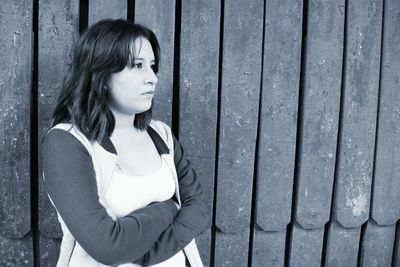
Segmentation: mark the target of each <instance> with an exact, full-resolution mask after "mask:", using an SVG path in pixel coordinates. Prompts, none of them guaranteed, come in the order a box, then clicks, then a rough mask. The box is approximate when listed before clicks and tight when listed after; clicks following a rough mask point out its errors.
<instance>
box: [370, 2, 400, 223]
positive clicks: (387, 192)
mask: <svg viewBox="0 0 400 267" xmlns="http://www.w3.org/2000/svg"><path fill="white" fill-rule="evenodd" d="M384 14H385V18H384V29H383V44H382V63H381V84H380V97H379V98H380V99H379V101H380V105H379V114H378V116H379V117H378V122H379V123H378V125H379V127H378V131H377V139H378V140H377V143H376V159H375V173H374V188H373V194H372V205H371V209H372V210H371V213H372V218H374V219H375V221H376V222H377V223H378V224H380V225H391V224H394V223H396V221H397V220H398V219H400V160H399V159H400V109H399V106H400V83H399V79H400V27H399V24H400V22H399V17H400V1H396V0H391V1H386V2H385V10H384Z"/></svg>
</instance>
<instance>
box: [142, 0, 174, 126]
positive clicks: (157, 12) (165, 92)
mask: <svg viewBox="0 0 400 267" xmlns="http://www.w3.org/2000/svg"><path fill="white" fill-rule="evenodd" d="M135 23H139V24H142V25H143V26H146V27H148V28H150V29H151V30H152V31H154V33H155V34H156V36H157V39H158V42H159V43H160V47H161V49H160V50H161V62H160V67H159V71H158V75H157V76H158V83H157V86H156V91H155V95H154V102H153V108H152V109H153V117H154V118H155V119H158V120H161V121H163V122H165V123H167V124H168V125H171V122H172V96H173V78H174V73H173V67H174V55H175V52H174V44H175V40H174V33H175V1H172V0H170V1H158V0H136V1H135ZM179 30H180V29H178V31H179Z"/></svg>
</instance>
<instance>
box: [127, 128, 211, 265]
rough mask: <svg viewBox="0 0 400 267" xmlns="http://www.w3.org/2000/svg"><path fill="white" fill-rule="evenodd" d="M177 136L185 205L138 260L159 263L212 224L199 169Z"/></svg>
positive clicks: (175, 159)
mask: <svg viewBox="0 0 400 267" xmlns="http://www.w3.org/2000/svg"><path fill="white" fill-rule="evenodd" d="M173 140H174V148H175V149H174V161H175V167H176V170H177V174H178V180H179V190H180V196H181V202H182V206H181V208H180V210H179V212H178V214H177V215H176V216H175V218H174V220H173V222H172V224H171V225H169V226H168V227H167V229H166V230H165V231H164V232H163V233H162V234H161V235H160V237H159V239H158V240H157V241H156V242H155V244H154V245H153V246H152V247H151V249H150V250H149V251H148V252H147V253H146V254H145V255H144V256H143V257H141V258H140V259H138V260H136V261H135V262H134V263H137V264H140V265H143V266H148V265H152V264H157V263H159V262H162V261H164V260H166V259H168V258H170V257H172V256H173V255H175V254H176V253H177V252H178V251H180V250H182V249H183V248H184V247H185V246H186V245H187V244H189V243H190V241H192V239H193V238H194V237H196V236H197V235H199V234H200V233H201V232H202V231H204V230H205V229H207V228H208V227H209V222H210V218H209V216H210V215H209V212H208V209H207V206H206V205H205V202H204V192H203V189H202V187H201V185H200V183H199V181H198V179H197V175H196V172H195V171H194V170H193V168H192V165H191V163H190V161H189V160H188V159H187V158H186V155H185V152H184V150H183V148H182V146H181V145H180V143H179V141H178V140H177V139H176V137H175V136H173Z"/></svg>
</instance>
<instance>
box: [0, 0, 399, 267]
mask: <svg viewBox="0 0 400 267" xmlns="http://www.w3.org/2000/svg"><path fill="white" fill-rule="evenodd" d="M105 17H113V18H117V17H122V18H128V19H134V21H135V22H138V23H142V24H144V25H146V26H149V27H150V28H151V29H153V30H154V31H155V32H156V34H157V36H158V37H159V40H160V43H161V48H162V63H161V71H160V74H159V83H158V91H157V94H156V101H155V103H156V104H155V105H156V107H155V117H156V118H158V119H161V120H163V121H165V122H167V123H169V124H170V125H172V128H173V130H174V132H175V133H176V134H177V135H178V136H179V139H180V140H181V141H182V143H183V146H184V148H185V149H186V151H187V153H188V156H189V158H190V159H191V161H192V163H193V165H194V166H195V168H196V170H197V173H198V176H199V179H200V181H201V183H202V185H203V187H204V189H205V191H206V193H207V204H208V206H209V210H210V222H211V223H212V228H211V229H209V230H208V231H206V232H204V233H203V234H202V235H201V236H200V237H199V238H198V239H197V243H198V245H199V247H200V250H201V254H202V257H203V258H204V261H205V263H207V265H211V266H284V265H286V266H288V265H290V266H320V265H324V266H357V264H358V265H359V266H400V257H399V254H400V250H399V239H400V234H399V228H400V226H399V225H400V223H399V219H400V84H399V78H400V45H399V44H400V19H399V18H400V1H398V0H385V1H383V0H346V1H345V0H336V1H322V0H304V1H301V0H268V1H266V0H247V1H239V0H226V1H224V0H222V1H211V0H210V1H206V0H201V1H200V0H196V1H195V0H192V1H190V0H186V1H182V0H176V1H173V0H169V1H161V0H159V1H155V0H151V1H149V0H136V1H133V0H128V1H127V0H114V1H107V0H90V1H83V0H81V1H78V0H58V1H50V0H34V1H33V2H32V1H27V0H26V1H15V0H2V1H1V3H0V20H1V25H0V27H1V35H0V41H1V46H2V48H1V51H0V61H1V62H2V68H1V70H0V168H1V173H0V193H1V205H0V265H1V266H33V265H34V264H36V266H55V263H56V261H57V257H58V253H59V244H60V238H61V234H62V233H61V230H60V227H59V225H58V223H57V218H56V213H55V210H54V209H53V207H52V206H51V204H50V202H49V201H48V199H47V196H46V194H45V192H44V191H43V188H42V183H41V180H40V175H39V174H40V172H41V160H40V157H39V155H40V151H41V142H42V138H43V136H44V133H45V132H46V130H47V129H48V128H49V123H50V117H51V112H52V108H53V107H54V104H55V101H56V97H57V95H58V92H59V89H60V83H61V81H62V78H63V76H64V74H65V73H66V66H67V64H68V63H69V62H70V59H71V58H70V57H71V54H70V51H71V48H72V45H73V43H74V42H75V41H76V40H77V37H78V36H79V32H81V31H82V30H83V29H85V28H86V27H87V25H91V24H93V23H94V22H96V21H98V20H100V19H102V18H105Z"/></svg>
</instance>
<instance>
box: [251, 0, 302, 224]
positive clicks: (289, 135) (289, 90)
mask: <svg viewBox="0 0 400 267" xmlns="http://www.w3.org/2000/svg"><path fill="white" fill-rule="evenodd" d="M302 9H303V8H302V2H301V1H298V0H285V1H278V0H275V1H268V2H267V5H266V7H265V12H266V14H265V25H264V27H265V38H264V73H263V88H262V90H263V91H262V100H261V101H262V102H261V111H260V116H261V119H260V127H261V128H260V135H259V155H258V159H259V161H258V162H259V164H258V177H257V218H256V221H257V224H258V225H259V226H260V227H261V228H262V229H263V230H265V231H278V230H286V225H287V224H288V223H289V222H290V216H291V205H292V189H293V174H294V158H295V147H296V126H297V110H298V108H297V105H298V90H299V80H300V52H301V51H300V50H301V21H302Z"/></svg>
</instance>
